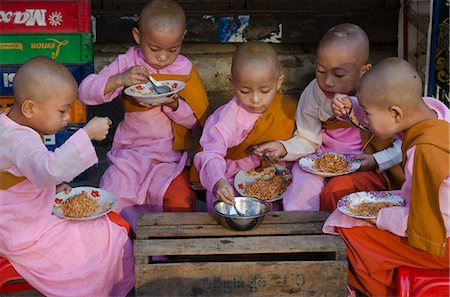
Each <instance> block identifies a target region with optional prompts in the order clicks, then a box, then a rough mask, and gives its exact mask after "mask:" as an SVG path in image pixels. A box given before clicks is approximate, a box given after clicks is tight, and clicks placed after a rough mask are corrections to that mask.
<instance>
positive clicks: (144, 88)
mask: <svg viewBox="0 0 450 297" xmlns="http://www.w3.org/2000/svg"><path fill="white" fill-rule="evenodd" d="M160 82H162V83H164V84H165V85H166V86H168V87H169V88H170V89H171V90H172V91H170V92H168V93H164V94H158V93H156V91H155V90H154V89H153V86H152V84H151V83H150V82H148V83H146V84H138V85H133V86H130V87H128V88H126V89H125V90H124V92H125V94H127V95H128V96H131V97H133V98H134V99H136V100H138V101H141V102H143V103H147V104H157V103H164V102H167V101H170V100H171V99H170V98H171V97H172V95H173V94H175V93H177V92H179V91H181V90H182V89H184V87H185V86H186V84H185V83H184V82H182V81H179V80H160Z"/></svg>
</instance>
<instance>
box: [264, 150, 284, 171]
mask: <svg viewBox="0 0 450 297" xmlns="http://www.w3.org/2000/svg"><path fill="white" fill-rule="evenodd" d="M263 158H264V160H266V162H267V163H269V164H270V166H272V167H273V169H275V175H285V174H286V173H285V172H284V170H280V169H278V167H277V166H276V165H275V164H273V162H272V161H270V159H269V157H267V155H266V153H263Z"/></svg>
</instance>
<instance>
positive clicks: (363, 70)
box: [360, 64, 372, 77]
mask: <svg viewBox="0 0 450 297" xmlns="http://www.w3.org/2000/svg"><path fill="white" fill-rule="evenodd" d="M370 69H372V64H366V65H364V66H363V67H361V69H360V74H361V77H362V76H363V75H364V74H366V73H367V72H369V70H370Z"/></svg>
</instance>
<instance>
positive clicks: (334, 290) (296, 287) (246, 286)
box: [135, 261, 348, 297]
mask: <svg viewBox="0 0 450 297" xmlns="http://www.w3.org/2000/svg"><path fill="white" fill-rule="evenodd" d="M347 270H348V268H347V261H308V262H299V261H285V262H278V261H276V262H240V263H239V262H216V263H176V264H150V265H136V267H135V272H136V273H135V279H136V286H135V288H136V296H299V297H302V296H305V297H306V296H307V297H319V296H346V288H347Z"/></svg>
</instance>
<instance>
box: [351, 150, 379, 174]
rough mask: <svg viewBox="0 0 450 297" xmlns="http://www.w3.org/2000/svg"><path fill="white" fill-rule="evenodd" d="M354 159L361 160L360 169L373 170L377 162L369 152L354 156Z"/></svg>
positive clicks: (376, 166)
mask: <svg viewBox="0 0 450 297" xmlns="http://www.w3.org/2000/svg"><path fill="white" fill-rule="evenodd" d="M355 160H360V161H361V167H360V168H359V170H360V171H369V170H375V169H377V168H378V163H377V161H375V158H374V157H373V156H372V155H371V154H362V155H358V156H355Z"/></svg>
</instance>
